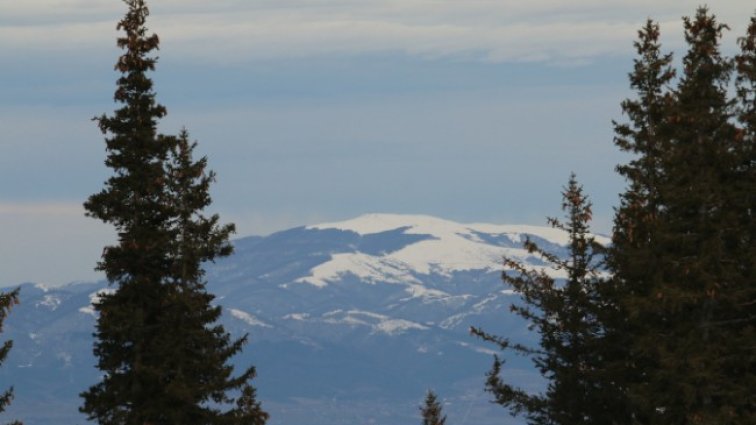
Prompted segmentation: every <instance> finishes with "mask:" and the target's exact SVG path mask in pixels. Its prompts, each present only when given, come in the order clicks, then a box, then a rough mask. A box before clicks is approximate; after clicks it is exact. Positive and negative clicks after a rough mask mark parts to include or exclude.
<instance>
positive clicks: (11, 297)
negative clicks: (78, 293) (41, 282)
mask: <svg viewBox="0 0 756 425" xmlns="http://www.w3.org/2000/svg"><path fill="white" fill-rule="evenodd" d="M16 304H18V289H14V290H13V291H10V292H3V293H0V332H2V330H3V323H4V322H5V318H6V317H8V313H9V312H10V309H11V308H12V307H13V306H14V305H16ZM11 348H13V341H5V342H4V343H3V345H2V346H0V365H2V364H3V362H5V358H6V357H8V353H9V352H10V350H11ZM11 400H13V387H11V388H9V389H7V390H5V392H3V393H0V413H2V412H4V411H5V409H6V408H7V407H8V405H9V404H10V402H11ZM8 425H21V422H18V421H13V422H11V423H10V424H8Z"/></svg>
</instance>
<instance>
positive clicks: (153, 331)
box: [80, 0, 267, 425]
mask: <svg viewBox="0 0 756 425" xmlns="http://www.w3.org/2000/svg"><path fill="white" fill-rule="evenodd" d="M125 3H126V4H127V5H128V8H129V9H128V12H127V13H126V15H125V17H124V18H123V19H122V20H121V21H120V23H119V25H118V28H119V29H121V30H123V31H124V32H125V35H124V36H123V37H121V38H119V39H118V45H119V47H121V48H122V49H124V50H125V52H124V54H123V55H122V56H121V57H120V58H119V60H118V62H117V64H116V69H117V70H118V71H119V72H120V73H121V77H120V78H119V79H118V82H117V89H116V92H115V100H116V102H118V103H120V104H121V105H122V106H121V108H120V109H118V110H116V111H115V113H114V114H113V115H110V116H108V115H103V116H101V117H99V118H97V121H98V123H99V127H100V129H101V130H102V132H103V134H105V135H106V150H107V153H108V156H107V159H106V165H108V166H109V167H110V168H112V169H113V176H112V177H110V178H109V179H108V181H107V182H106V183H105V188H104V189H103V190H102V191H101V192H99V193H97V194H94V195H92V196H91V197H90V198H89V200H88V201H87V202H86V203H85V208H86V210H87V214H88V215H89V216H91V217H95V218H98V219H100V220H102V221H104V222H106V223H110V224H112V225H113V226H114V227H115V228H116V230H117V232H118V244H116V245H113V246H108V247H106V248H105V250H104V251H103V256H102V259H101V261H100V262H99V264H98V269H99V270H102V271H104V272H105V274H106V276H107V278H108V280H109V281H110V283H111V285H114V286H115V291H114V292H113V293H107V294H103V295H102V296H101V300H100V302H99V303H98V304H96V305H95V309H96V311H97V312H98V313H99V317H98V321H97V328H96V333H95V336H96V339H97V340H96V342H95V347H94V353H95V356H96V357H97V359H98V363H97V366H98V368H99V369H100V370H101V371H102V372H103V378H102V380H101V381H100V382H99V383H97V384H95V385H94V386H92V387H91V388H90V389H89V390H88V391H86V392H84V393H82V397H83V398H84V404H83V406H82V407H81V409H80V410H81V411H82V412H83V413H86V414H87V415H88V417H89V419H91V420H96V421H97V422H98V423H100V424H103V425H104V424H113V425H116V424H118V425H127V424H128V425H147V424H149V425H162V424H166V425H167V424H186V425H190V424H197V425H200V424H202V425H207V424H262V423H264V422H265V420H266V419H267V414H265V413H264V412H263V411H262V410H261V409H260V408H259V404H256V401H255V400H254V397H255V392H254V391H253V390H251V389H252V387H251V386H250V385H249V382H248V381H249V380H250V379H251V378H252V377H253V375H254V369H253V368H249V369H247V370H245V371H244V372H242V373H240V374H238V376H234V370H233V367H232V366H231V365H229V364H228V361H229V359H230V358H231V357H232V356H233V355H234V354H236V353H238V352H239V351H240V350H241V348H242V345H243V344H244V342H245V341H246V337H244V338H241V339H237V340H233V339H231V337H230V335H229V334H228V333H227V332H226V331H225V330H224V328H223V327H222V326H221V325H219V324H217V323H216V322H217V320H218V318H219V316H220V314H221V310H220V307H214V306H212V304H211V302H212V300H213V298H214V297H213V296H212V295H211V294H209V293H208V292H207V291H206V289H205V282H204V271H203V269H202V267H201V264H202V263H203V262H206V261H213V260H214V259H215V258H217V257H220V256H225V255H229V254H230V253H231V250H232V247H231V245H230V243H229V235H230V234H231V233H232V232H233V230H234V229H233V225H219V224H218V223H219V218H218V216H217V215H212V216H210V217H206V216H204V215H203V214H202V211H203V209H204V208H205V207H207V206H208V205H209V204H210V201H211V199H210V196H209V194H208V189H209V185H210V184H211V183H212V181H213V180H214V174H213V173H212V172H211V171H207V170H206V165H207V160H206V158H201V159H200V160H196V161H195V160H194V159H193V157H192V151H193V149H194V146H195V143H190V141H189V135H188V133H187V132H186V131H185V130H183V131H182V132H181V134H179V135H178V136H166V135H162V134H159V133H158V131H157V123H158V120H159V119H160V118H162V117H163V116H164V115H165V114H166V110H165V108H164V107H163V106H162V105H159V104H158V103H157V102H156V101H155V93H154V91H153V88H152V81H151V80H150V78H149V77H148V75H147V73H148V72H149V71H152V70H154V67H155V63H156V59H155V58H154V57H151V56H150V54H151V52H152V51H154V50H155V49H157V48H158V37H157V36H156V35H154V34H151V35H148V33H147V28H146V27H145V21H146V18H147V16H148V14H149V11H148V9H147V6H146V5H145V3H144V1H143V0H125ZM239 392H241V395H240V396H238V397H236V398H235V397H234V396H233V394H235V393H239ZM251 406H256V409H251V408H250V407H251Z"/></svg>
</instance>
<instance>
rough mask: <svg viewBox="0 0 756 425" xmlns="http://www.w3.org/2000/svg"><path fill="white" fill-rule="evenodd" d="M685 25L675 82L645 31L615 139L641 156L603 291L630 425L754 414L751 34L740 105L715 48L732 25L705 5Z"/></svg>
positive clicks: (627, 170)
mask: <svg viewBox="0 0 756 425" xmlns="http://www.w3.org/2000/svg"><path fill="white" fill-rule="evenodd" d="M654 27H655V26H654ZM684 27H685V39H686V41H687V43H688V46H689V48H688V52H687V54H686V55H685V57H684V58H683V70H682V75H681V78H680V80H679V81H678V82H677V86H676V87H675V88H674V89H670V88H668V87H667V84H668V83H669V82H670V81H671V77H672V74H671V72H670V71H669V68H668V64H669V61H668V60H666V61H662V62H659V61H658V58H666V56H659V55H658V53H657V54H656V55H653V54H649V53H653V52H658V42H657V40H658V30H657V31H656V32H657V36H656V37H654V38H653V43H651V44H648V43H646V42H645V41H646V40H647V39H649V37H648V33H649V31H648V28H649V26H647V27H646V28H647V29H646V31H645V33H644V32H642V33H641V41H640V42H639V43H638V45H639V46H648V47H646V48H639V56H640V59H639V60H638V63H641V64H644V67H641V68H639V67H637V66H636V70H635V72H634V73H633V74H631V85H632V87H633V88H634V89H635V90H636V91H637V93H638V99H637V100H634V101H626V102H624V103H623V109H624V111H625V113H626V114H627V116H628V117H629V119H630V124H628V125H624V126H617V128H616V131H617V145H618V146H619V147H620V148H621V149H623V150H627V151H630V152H632V153H635V154H637V155H638V156H637V158H636V159H635V160H634V161H632V162H631V163H630V164H628V165H626V166H621V167H619V171H620V173H621V174H622V175H623V176H625V177H626V178H627V179H628V189H627V191H626V192H625V194H623V195H622V202H621V205H620V208H619V209H618V210H617V215H616V219H615V229H614V237H613V246H612V248H611V250H610V253H609V260H608V265H609V267H610V269H611V271H612V272H613V274H614V279H612V284H611V285H610V286H609V288H610V289H611V291H609V292H607V294H608V295H609V296H608V297H606V298H605V299H606V301H607V303H609V304H614V305H616V306H617V308H618V310H619V311H620V312H621V314H620V315H616V316H614V320H613V321H608V322H607V324H608V325H609V326H608V327H609V328H610V329H612V330H613V331H614V332H616V333H617V334H620V333H624V335H625V337H624V341H625V343H624V344H622V345H623V346H626V347H627V350H626V351H625V352H624V353H623V354H624V357H623V356H621V355H616V354H617V352H615V355H614V356H613V357H611V364H612V365H613V366H612V367H613V368H614V369H613V370H616V371H619V370H621V369H624V370H626V371H628V373H626V374H624V375H621V374H618V375H616V376H617V379H618V381H619V382H621V386H622V387H623V388H625V389H626V390H627V394H628V397H629V400H630V401H631V402H632V412H633V413H632V415H631V417H632V419H633V421H634V422H635V423H649V424H698V423H701V424H719V423H754V414H756V413H755V412H756V403H754V399H753V396H752V390H749V389H748V388H753V385H754V380H753V370H754V347H753V341H754V339H753V336H754V333H753V327H754V318H756V314H755V313H756V311H755V310H754V304H756V302H754V300H756V296H754V285H753V272H752V270H753V259H754V251H753V249H754V248H753V245H754V242H753V236H754V224H753V221H754V220H753V207H754V192H756V180H754V175H753V163H754V157H753V144H754V139H753V132H752V127H751V130H749V128H748V127H749V124H748V123H749V120H751V119H752V113H753V112H752V111H753V104H752V101H753V93H754V91H753V88H754V86H753V84H752V83H751V82H752V76H753V63H754V62H753V48H752V47H750V50H749V46H753V35H752V34H753V31H754V30H753V25H752V26H751V29H749V34H750V35H749V36H748V37H746V38H744V39H742V40H741V47H742V52H743V53H742V54H741V56H740V57H739V58H738V59H737V61H736V62H735V63H736V64H737V71H738V73H739V74H738V83H739V90H738V99H737V100H739V103H740V105H738V104H737V103H736V100H734V99H731V98H730V91H729V89H730V84H731V74H732V71H733V61H731V60H730V59H728V58H725V57H723V56H722V55H721V53H720V46H719V42H720V39H721V37H722V33H723V31H724V30H725V29H727V27H726V26H725V25H722V24H720V23H718V22H717V20H716V18H715V17H714V16H713V15H711V14H710V13H709V12H708V10H707V9H706V8H699V9H698V11H697V13H696V15H695V17H694V18H685V19H684ZM749 38H750V40H751V41H750V44H749V41H748V40H749ZM749 55H750V56H749ZM654 63H660V64H661V65H660V66H656V67H654V66H653V64H654ZM649 69H652V70H653V69H655V70H656V71H655V73H653V72H652V73H651V75H652V77H653V78H648V72H647V70H649ZM749 72H750V74H749ZM748 75H750V76H751V77H748ZM639 82H641V83H643V82H645V83H647V86H644V85H643V84H639ZM650 91H653V92H655V93H658V95H657V96H648V94H649V92H650ZM737 118H739V119H740V121H741V123H742V124H743V127H742V128H739V127H738V125H737ZM749 132H750V136H749ZM749 138H750V139H749ZM619 317H622V318H623V320H617V319H618V318H619ZM622 340H623V339H620V341H622ZM749 341H750V342H749Z"/></svg>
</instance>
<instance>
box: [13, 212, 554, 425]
mask: <svg viewBox="0 0 756 425" xmlns="http://www.w3.org/2000/svg"><path fill="white" fill-rule="evenodd" d="M525 237H530V238H531V239H534V240H536V241H537V242H538V243H539V244H541V245H542V246H544V247H546V248H549V249H550V250H551V251H552V252H555V253H557V254H560V255H563V254H564V253H565V247H564V244H565V243H566V241H567V235H566V234H564V233H563V232H561V231H557V230H554V229H551V228H545V227H536V226H513V225H492V224H460V223H455V222H452V221H447V220H442V219H439V218H435V217H429V216H413V215H392V214H370V215H364V216H361V217H358V218H355V219H353V220H348V221H344V222H338V223H325V224H319V225H314V226H308V227H299V228H295V229H290V230H286V231H282V232H278V233H275V234H272V235H270V236H267V237H249V238H242V239H238V240H236V241H235V242H234V244H235V247H236V252H235V254H234V255H233V256H231V257H229V258H225V259H223V260H221V261H218V262H217V263H216V264H210V265H208V266H207V271H208V274H207V277H208V281H209V284H208V288H209V290H210V291H211V292H212V293H214V294H215V295H216V296H217V298H216V301H217V303H218V304H220V305H222V306H223V308H224V315H223V324H224V325H225V326H226V327H227V329H228V330H229V331H231V332H232V333H233V334H235V335H240V334H244V333H249V335H250V344H249V345H248V346H247V347H246V348H245V350H244V353H243V354H242V355H240V356H238V358H236V359H235V361H236V362H237V363H238V364H239V365H247V364H249V363H252V364H254V365H255V366H256V367H257V369H258V373H259V377H258V378H257V380H256V385H257V387H258V390H259V396H260V398H261V400H262V401H263V404H264V407H265V408H266V409H267V410H269V411H270V413H271V420H270V421H269V424H270V425H297V424H305V423H306V424H308V425H339V424H345V425H346V424H348V425H356V424H375V425H401V424H413V423H419V415H418V409H417V406H418V405H419V403H420V401H421V400H422V398H423V396H424V393H425V391H426V389H428V388H433V389H434V390H435V391H436V392H438V393H439V395H440V396H441V398H442V399H444V400H445V402H446V405H445V409H446V411H447V413H448V415H449V423H450V424H453V425H465V424H466V425H489V424H490V425H493V424H497V425H501V424H515V423H520V422H518V421H516V420H514V419H512V418H511V417H510V416H509V415H508V414H507V413H506V412H505V411H504V410H503V409H502V408H501V407H500V406H498V405H493V404H491V403H490V402H489V400H490V397H489V396H488V395H487V394H485V393H484V392H483V391H482V388H483V382H484V379H485V377H484V374H485V372H486V371H487V370H488V368H489V366H490V364H491V358H492V354H493V353H494V351H492V348H494V347H492V346H489V345H486V344H483V343H482V342H481V341H479V340H476V339H475V338H473V337H471V336H470V335H469V333H468V330H469V327H470V326H471V325H474V326H482V327H484V328H485V329H487V330H489V331H492V332H495V333H499V334H506V335H508V336H512V337H516V338H520V339H521V340H523V341H528V340H532V338H533V335H531V334H530V332H529V331H528V330H527V329H526V327H525V325H524V323H523V322H522V321H521V320H520V319H519V318H517V317H515V316H513V315H512V314H511V313H509V310H508V307H509V305H510V304H511V303H512V302H513V301H514V300H516V298H517V295H516V294H515V293H514V292H513V291H511V290H510V289H509V288H507V287H506V286H505V285H504V284H503V283H502V282H501V280H500V274H501V258H502V256H504V255H506V256H508V257H513V258H517V259H520V260H521V261H523V262H524V263H526V264H529V265H531V266H533V267H542V266H543V263H542V262H541V261H540V260H539V259H538V258H535V257H533V256H532V255H530V254H529V253H527V252H526V251H525V250H523V249H522V241H523V240H524V238H525ZM549 273H554V272H553V271H549ZM555 276H556V277H559V276H558V275H555ZM107 290H109V289H108V288H107V286H106V284H105V283H104V282H98V283H75V284H69V285H66V286H63V287H56V288H45V287H42V286H40V285H34V284H25V285H23V286H22V288H21V301H22V304H21V305H20V306H18V307H17V308H15V309H14V310H13V312H12V313H11V315H10V316H9V318H8V320H7V326H6V329H5V332H4V333H3V334H2V335H1V336H0V337H1V338H2V339H6V338H12V339H13V340H14V342H15V345H14V348H13V350H12V351H11V354H10V356H9V358H8V360H7V362H6V364H5V365H3V367H2V368H0V378H1V379H2V382H3V383H10V384H12V385H14V386H15V388H16V398H15V401H14V403H13V405H12V407H11V409H10V410H9V412H8V415H7V417H9V418H10V417H12V418H19V419H22V420H23V421H24V422H25V424H26V425H52V424H56V425H57V424H61V423H68V424H77V423H81V424H83V423H84V422H86V420H85V418H84V417H83V416H81V415H79V414H78V412H77V408H78V406H79V404H80V400H79V398H78V393H80V392H81V391H83V390H84V389H86V388H87V387H88V386H89V385H91V384H92V383H94V382H95V381H96V380H97V379H98V374H99V371H98V370H96V369H95V368H94V357H93V356H92V354H91V351H92V336H91V334H92V332H93V330H94V323H95V316H94V310H93V309H92V303H94V302H96V301H97V298H98V294H99V293H100V292H101V291H107ZM508 365H509V367H510V368H509V369H507V371H506V373H507V374H508V375H510V376H511V377H512V379H515V380H517V381H519V382H520V383H522V384H523V385H525V386H529V387H531V388H534V389H537V388H538V386H539V383H540V381H539V379H538V376H537V374H535V372H534V370H533V369H532V367H531V366H530V364H529V362H527V361H526V360H524V359H522V358H513V359H512V361H511V362H509V363H508Z"/></svg>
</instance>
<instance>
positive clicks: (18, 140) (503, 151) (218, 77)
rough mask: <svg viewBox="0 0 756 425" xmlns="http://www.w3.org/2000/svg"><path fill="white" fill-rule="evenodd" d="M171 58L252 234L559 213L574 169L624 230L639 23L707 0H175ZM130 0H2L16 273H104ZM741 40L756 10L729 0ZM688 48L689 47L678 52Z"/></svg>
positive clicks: (5, 205)
mask: <svg viewBox="0 0 756 425" xmlns="http://www.w3.org/2000/svg"><path fill="white" fill-rule="evenodd" d="M148 4H150V6H151V8H152V16H151V17H150V20H149V24H148V25H149V27H150V29H151V30H153V31H154V32H156V33H158V34H159V36H160V37H161V50H160V52H159V56H160V61H159V63H158V68H157V70H156V72H155V73H154V74H153V78H154V80H155V84H156V91H157V93H158V100H159V101H160V102H161V103H162V104H164V105H165V106H166V107H167V108H168V111H169V115H168V117H167V118H166V119H165V120H164V121H163V122H162V124H161V130H162V131H164V132H176V131H177V130H178V129H179V128H180V127H181V126H184V125H185V126H186V127H187V128H188V129H189V131H190V133H191V135H192V137H193V138H195V139H197V140H198V142H199V148H198V151H199V153H201V154H206V155H208V157H209V161H210V166H211V168H212V169H214V170H215V171H216V172H217V174H218V182H217V183H216V185H215V186H214V187H213V196H214V200H215V202H214V204H213V207H212V210H213V211H215V212H219V213H220V214H221V216H222V218H223V219H224V220H226V221H233V222H236V223H237V227H238V230H239V232H238V233H239V236H244V235H250V234H268V233H271V232H273V231H276V230H281V229H285V228H288V227H293V226H298V225H303V224H312V223H316V222H321V221H334V220H339V219H346V218H350V217H353V216H356V215H359V214H362V213H367V212H393V213H423V214H431V215H436V216H439V217H443V218H448V219H452V220H457V221H463V222H464V221H469V222H473V221H474V222H480V221H488V222H495V223H528V224H543V223H544V218H545V216H550V215H556V214H559V209H558V208H559V201H560V200H559V191H560V188H561V186H562V185H563V184H564V183H565V182H566V180H567V177H568V175H569V173H570V172H571V171H575V172H576V173H577V174H578V178H579V179H580V180H581V182H582V183H583V184H584V185H585V188H586V190H587V192H588V193H589V194H590V195H591V197H592V199H593V201H594V204H595V212H596V222H595V227H596V228H597V230H599V231H602V232H608V231H609V229H610V227H611V215H612V207H613V206H614V205H615V204H616V202H617V194H618V193H619V192H620V191H621V190H622V188H623V182H622V180H621V179H620V178H619V177H618V176H617V175H616V174H615V173H614V167H615V165H616V164H617V163H618V162H621V161H625V160H627V158H626V157H624V156H623V155H622V154H620V153H619V152H617V150H616V149H615V148H614V146H613V144H612V126H611V120H612V119H615V120H622V119H623V117H622V115H621V112H620V108H619V103H620V101H621V100H622V99H623V98H625V97H627V96H628V95H629V90H628V88H627V73H628V72H629V71H630V69H631V66H632V59H633V47H632V42H633V40H634V38H635V32H636V30H637V29H638V28H639V27H640V26H641V25H642V24H643V22H644V21H645V19H646V18H647V17H649V16H650V17H653V18H654V19H656V20H658V21H660V22H661V25H662V31H663V34H664V35H663V41H664V45H665V47H666V48H667V49H668V50H672V51H676V52H680V51H681V49H683V48H684V45H683V40H682V30H681V28H682V27H681V21H680V17H681V16H683V15H690V14H692V13H693V12H694V11H695V8H696V6H697V5H698V2H696V1H687V0H686V1H678V0H675V1H671V0H664V1H658V0H657V1H647V0H640V1H623V0H618V1H611V2H608V1H605V0H601V1H599V0H575V1H570V2H565V1H556V0H536V1H528V2H520V1H518V2H514V1H504V0H496V1H489V0H464V1H462V0H215V1H213V2H207V1H204V0H203V1H199V0H161V1H156V0H153V1H152V2H148ZM123 11H124V5H123V4H122V3H121V2H119V1H117V0H35V1H34V2H10V1H8V2H0V57H2V58H3V66H2V68H1V69H2V78H1V79H0V92H1V93H2V96H1V97H0V126H1V128H2V129H3V131H2V136H0V138H1V139H0V140H1V141H0V229H2V230H0V232H1V234H2V239H0V285H11V284H17V283H20V282H25V281H34V282H44V283H48V284H53V285H55V284H62V283H66V282H69V281H73V280H89V279H95V278H98V275H97V274H96V273H95V272H94V271H93V267H94V265H95V263H96V261H97V259H98V257H99V255H100V252H101V250H102V247H103V245H104V244H106V243H108V242H109V241H112V240H113V238H114V237H113V231H112V229H110V228H109V227H107V226H105V225H103V224H100V223H98V222H96V221H95V220H92V219H88V218H85V217H83V210H82V208H81V203H82V202H83V201H84V200H85V199H86V198H87V196H88V195H89V194H91V193H94V192H96V191H98V190H99V189H100V188H101V186H102V182H103V181H104V180H105V179H106V178H107V176H108V170H107V169H106V168H105V167H104V165H103V160H104V155H105V153H104V143H103V138H102V136H101V135H100V133H99V131H98V130H97V128H96V126H95V124H94V123H93V122H92V121H91V120H90V119H91V117H93V116H95V115H99V114H102V113H108V112H110V111H112V110H113V109H114V108H115V107H116V105H115V104H114V103H113V102H112V93H113V89H114V87H115V86H114V82H115V79H116V78H117V75H116V73H115V72H114V71H113V63H114V61H115V59H116V57H117V56H118V54H119V51H118V50H117V48H116V47H115V38H116V37H117V35H118V33H117V32H116V30H115V25H116V22H117V21H118V19H120V17H121V16H122V14H123ZM713 11H714V12H715V13H716V14H717V15H718V16H719V17H720V19H721V20H722V21H724V22H727V23H729V24H730V26H731V27H732V31H731V33H730V34H729V35H728V37H727V39H726V40H725V42H724V43H725V48H726V50H727V51H729V52H732V51H734V48H735V38H736V37H737V36H738V35H739V34H742V32H743V30H744V28H745V25H746V21H747V19H748V16H749V15H750V14H752V13H753V12H754V7H753V4H752V3H751V2H749V1H731V0H723V1H718V2H717V3H716V4H715V5H713ZM679 56H680V55H679V54H678V57H679Z"/></svg>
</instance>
